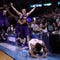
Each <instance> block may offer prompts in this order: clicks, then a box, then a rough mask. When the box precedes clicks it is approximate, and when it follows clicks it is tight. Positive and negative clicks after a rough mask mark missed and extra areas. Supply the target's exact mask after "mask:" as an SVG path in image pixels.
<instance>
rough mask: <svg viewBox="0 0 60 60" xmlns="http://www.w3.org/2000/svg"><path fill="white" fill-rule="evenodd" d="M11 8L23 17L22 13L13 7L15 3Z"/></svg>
mask: <svg viewBox="0 0 60 60" xmlns="http://www.w3.org/2000/svg"><path fill="white" fill-rule="evenodd" d="M11 7H12V8H13V10H14V11H15V12H16V13H17V14H18V15H21V14H22V13H21V12H19V11H18V10H17V9H16V8H15V7H14V6H13V3H11Z"/></svg>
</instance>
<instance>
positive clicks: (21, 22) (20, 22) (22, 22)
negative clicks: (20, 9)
mask: <svg viewBox="0 0 60 60" xmlns="http://www.w3.org/2000/svg"><path fill="white" fill-rule="evenodd" d="M18 23H19V24H21V25H23V24H24V23H26V20H23V21H20V19H19V20H18Z"/></svg>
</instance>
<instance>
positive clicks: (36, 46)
mask: <svg viewBox="0 0 60 60" xmlns="http://www.w3.org/2000/svg"><path fill="white" fill-rule="evenodd" d="M41 48H42V46H41V44H39V43H36V45H35V49H36V51H40V50H41Z"/></svg>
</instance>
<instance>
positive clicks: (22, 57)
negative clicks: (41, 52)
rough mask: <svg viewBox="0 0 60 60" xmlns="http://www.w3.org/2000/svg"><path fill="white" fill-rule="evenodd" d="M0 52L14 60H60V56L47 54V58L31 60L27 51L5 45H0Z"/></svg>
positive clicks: (32, 59) (33, 59)
mask: <svg viewBox="0 0 60 60" xmlns="http://www.w3.org/2000/svg"><path fill="white" fill-rule="evenodd" d="M0 50H2V51H4V52H5V53H7V54H8V55H9V56H11V57H13V58H14V59H15V60H60V55H56V54H49V55H48V57H47V58H40V59H39V58H32V57H30V55H29V51H28V49H22V48H20V47H18V46H13V45H10V44H7V43H0Z"/></svg>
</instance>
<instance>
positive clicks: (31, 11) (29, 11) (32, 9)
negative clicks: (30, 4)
mask: <svg viewBox="0 0 60 60" xmlns="http://www.w3.org/2000/svg"><path fill="white" fill-rule="evenodd" d="M35 9H36V7H34V8H33V9H31V10H30V11H29V12H28V13H27V16H28V15H30V14H31V13H32V12H33V11H34V10H35Z"/></svg>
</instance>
